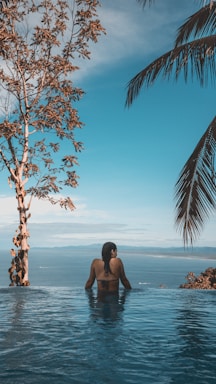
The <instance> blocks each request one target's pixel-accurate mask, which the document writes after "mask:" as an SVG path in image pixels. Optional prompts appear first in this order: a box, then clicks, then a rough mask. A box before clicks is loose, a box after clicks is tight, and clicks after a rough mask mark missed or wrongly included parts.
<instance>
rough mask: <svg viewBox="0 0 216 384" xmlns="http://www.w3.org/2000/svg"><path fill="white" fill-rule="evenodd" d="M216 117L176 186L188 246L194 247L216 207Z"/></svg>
mask: <svg viewBox="0 0 216 384" xmlns="http://www.w3.org/2000/svg"><path fill="white" fill-rule="evenodd" d="M215 151H216V117H214V119H213V120H212V122H211V124H210V125H209V127H208V129H207V130H206V132H205V133H204V135H203V136H202V138H201V139H200V141H199V143H198V144H197V146H196V148H195V150H194V152H193V153H192V155H191V156H190V158H189V159H188V161H187V162H186V164H185V165H184V167H183V169H182V171H181V173H180V176H179V179H178V181H177V183H176V185H175V199H176V200H177V201H176V220H175V222H176V225H177V227H178V229H179V230H180V232H182V234H183V240H184V244H188V243H189V240H190V242H191V244H192V243H193V241H194V240H195V239H196V238H197V236H198V235H199V234H200V231H201V229H202V228H203V224H204V221H205V219H206V218H208V217H209V214H210V213H212V211H213V210H215V208H216V186H215V172H214V158H215Z"/></svg>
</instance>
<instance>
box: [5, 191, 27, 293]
mask: <svg viewBox="0 0 216 384" xmlns="http://www.w3.org/2000/svg"><path fill="white" fill-rule="evenodd" d="M16 198H17V200H18V208H17V209H18V211H19V221H20V225H19V227H18V230H17V232H16V236H14V238H13V243H14V245H15V246H16V247H17V248H19V249H18V251H17V253H16V252H15V251H14V250H13V249H12V250H11V254H12V256H13V260H12V262H11V268H10V269H9V271H8V272H9V274H10V280H11V283H10V286H13V285H22V286H23V285H24V286H28V285H30V282H29V279H28V250H29V248H30V247H29V244H28V237H29V232H28V230H27V220H28V218H29V217H30V215H28V216H27V214H26V212H27V211H28V208H26V207H25V190H24V187H23V185H21V186H20V185H17V186H16Z"/></svg>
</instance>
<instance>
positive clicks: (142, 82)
mask: <svg viewBox="0 0 216 384" xmlns="http://www.w3.org/2000/svg"><path fill="white" fill-rule="evenodd" d="M138 1H139V2H140V3H142V4H143V5H145V4H146V3H147V0H138ZM152 1H153V0H152ZM200 4H202V5H203V6H202V7H201V8H200V9H199V10H198V11H197V12H196V13H195V14H193V15H191V16H190V17H189V18H188V19H187V20H186V22H185V23H184V24H183V25H182V26H181V27H180V28H179V29H178V33H177V37H176V40H175V43H174V47H173V49H172V50H170V51H169V52H166V53H165V54H163V55H162V56H161V57H159V58H157V59H156V60H154V61H153V62H152V63H150V64H149V65H148V66H147V67H146V68H144V69H143V70H142V71H141V72H139V73H138V74H137V75H136V76H134V78H133V79H131V80H130V82H129V84H128V92H127V100H126V105H127V106H130V105H131V104H132V103H133V102H134V100H135V98H136V97H137V96H138V95H139V92H140V90H141V88H142V87H143V86H146V87H149V86H151V85H152V84H154V82H155V81H156V80H157V79H158V78H159V76H163V77H164V78H166V79H169V78H170V77H171V75H173V74H174V76H175V79H176V80H178V78H179V76H180V75H181V74H182V73H183V74H184V79H185V81H187V80H188V78H192V79H193V78H194V77H196V78H197V79H198V81H199V82H200V84H201V86H203V85H207V84H208V82H213V83H214V81H215V75H216V65H215V50H216V35H215V25H216V2H215V1H213V0H208V1H207V4H206V1H201V0H200ZM215 153H216V117H214V118H213V119H212V121H211V123H210V125H209V127H208V128H207V130H206V132H205V133H204V135H203V136H202V138H201V139H200V141H199V143H198V144H197V146H196V148H195V150H194V152H193V153H192V155H191V156H190V158H189V159H188V161H187V162H186V164H185V165H184V167H183V169H182V171H181V173H180V176H179V179H178V181H177V183H176V186H175V187H176V193H175V198H176V220H175V221H176V225H177V227H178V228H179V229H180V231H181V232H182V234H183V240H184V243H185V244H188V243H189V242H190V243H193V242H194V240H195V239H196V237H197V236H198V235H199V234H200V231H201V230H202V228H203V224H204V222H205V220H206V218H208V217H209V214H210V213H212V211H215V209H216V184H215V164H214V159H215Z"/></svg>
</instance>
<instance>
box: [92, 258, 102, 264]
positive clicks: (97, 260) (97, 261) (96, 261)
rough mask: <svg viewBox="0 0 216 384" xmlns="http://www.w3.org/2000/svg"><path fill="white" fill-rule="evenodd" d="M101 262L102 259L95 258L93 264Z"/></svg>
mask: <svg viewBox="0 0 216 384" xmlns="http://www.w3.org/2000/svg"><path fill="white" fill-rule="evenodd" d="M101 262H102V260H101V259H94V260H93V261H92V264H100V263H101Z"/></svg>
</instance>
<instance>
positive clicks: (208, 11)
mask: <svg viewBox="0 0 216 384" xmlns="http://www.w3.org/2000/svg"><path fill="white" fill-rule="evenodd" d="M215 27H216V2H213V3H211V4H209V5H206V6H205V7H203V8H201V9H200V10H199V11H198V12H196V13H194V14H193V15H192V16H191V17H189V18H188V19H187V21H186V22H185V23H184V24H183V25H182V26H181V27H180V28H179V29H178V34H177V38H176V41H175V46H179V45H181V44H182V43H184V42H186V41H188V39H189V38H190V37H191V36H193V38H194V37H196V36H197V35H198V34H201V36H203V35H211V34H213V33H215Z"/></svg>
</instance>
